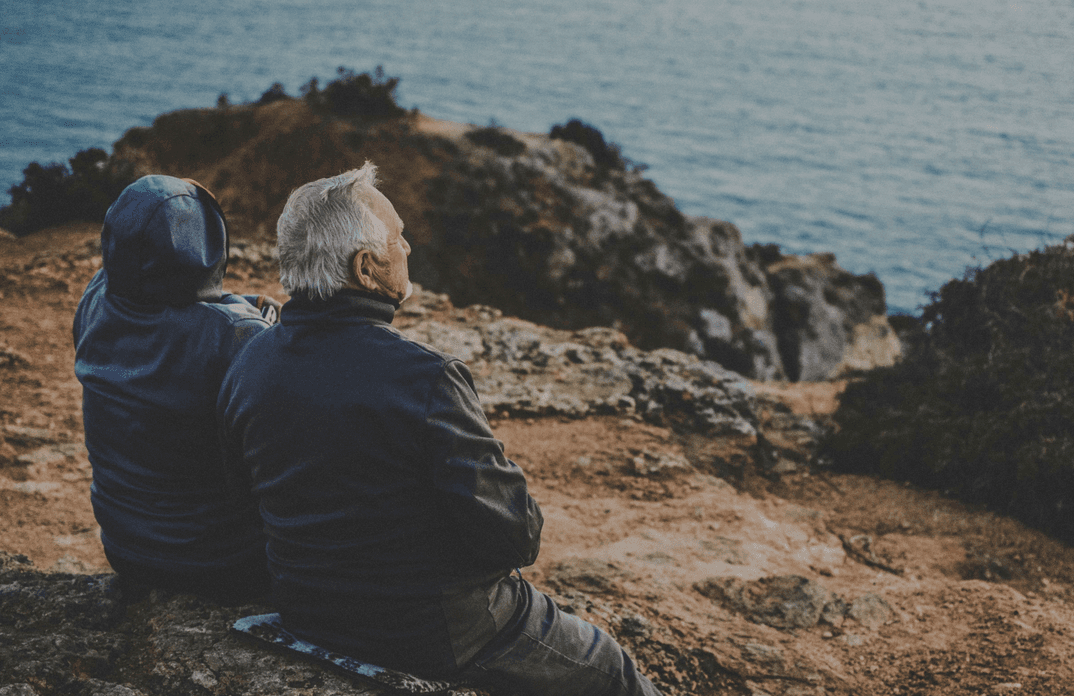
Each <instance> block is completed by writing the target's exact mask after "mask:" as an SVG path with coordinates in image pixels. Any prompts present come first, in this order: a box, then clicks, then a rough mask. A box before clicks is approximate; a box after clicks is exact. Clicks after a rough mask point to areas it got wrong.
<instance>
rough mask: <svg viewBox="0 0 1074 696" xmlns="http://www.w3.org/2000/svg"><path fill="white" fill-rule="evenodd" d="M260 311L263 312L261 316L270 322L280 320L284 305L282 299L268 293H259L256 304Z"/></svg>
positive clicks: (273, 322)
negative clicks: (281, 302)
mask: <svg viewBox="0 0 1074 696" xmlns="http://www.w3.org/2000/svg"><path fill="white" fill-rule="evenodd" d="M254 306H256V307H257V309H258V311H260V312H261V316H262V317H264V318H265V321H267V322H268V323H270V324H275V323H276V322H278V321H279V320H280V310H281V309H283V305H282V304H280V301H279V300H277V299H275V298H272V297H269V296H268V295H258V296H257V302H256V303H255V305H254Z"/></svg>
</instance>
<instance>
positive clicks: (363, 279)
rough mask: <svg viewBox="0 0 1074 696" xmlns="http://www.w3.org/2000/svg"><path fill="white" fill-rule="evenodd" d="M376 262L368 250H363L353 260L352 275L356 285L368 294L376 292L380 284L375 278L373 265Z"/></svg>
mask: <svg viewBox="0 0 1074 696" xmlns="http://www.w3.org/2000/svg"><path fill="white" fill-rule="evenodd" d="M375 263H376V262H375V261H374V259H373V254H372V253H371V252H370V251H369V250H368V249H362V250H361V251H359V252H358V253H357V254H355V255H354V258H353V259H351V275H352V276H353V277H354V282H355V284H356V285H357V286H358V287H359V288H360V289H362V290H365V291H366V292H376V291H377V290H379V289H380V284H379V283H378V282H377V281H376V279H374V278H373V265H374V264H375Z"/></svg>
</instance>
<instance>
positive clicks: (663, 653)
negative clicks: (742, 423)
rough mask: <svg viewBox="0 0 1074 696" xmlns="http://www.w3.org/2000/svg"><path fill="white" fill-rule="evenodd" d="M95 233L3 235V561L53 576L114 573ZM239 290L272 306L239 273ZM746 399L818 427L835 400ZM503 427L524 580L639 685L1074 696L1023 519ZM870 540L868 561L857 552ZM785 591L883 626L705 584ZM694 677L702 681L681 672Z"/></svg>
mask: <svg viewBox="0 0 1074 696" xmlns="http://www.w3.org/2000/svg"><path fill="white" fill-rule="evenodd" d="M97 235H98V228H97V227H96V226H94V225H71V226H68V227H64V228H60V229H57V230H52V231H48V232H44V233H41V234H38V235H34V236H32V237H30V238H26V239H21V240H13V239H9V238H0V393H2V396H3V398H2V400H0V550H3V551H8V552H13V553H20V554H24V555H26V556H28V557H29V558H30V559H31V560H32V561H33V562H34V563H35V564H36V565H37V566H38V567H40V568H43V569H51V570H62V571H68V572H87V573H89V572H100V571H104V570H107V563H106V561H105V559H104V555H103V552H102V550H101V547H100V542H99V539H98V536H97V532H98V529H97V525H96V523H95V521H94V519H93V514H92V511H91V509H90V505H89V496H88V486H89V482H90V477H91V475H90V468H89V463H88V461H87V458H86V453H85V449H84V448H83V447H82V446H81V441H82V420H81V414H80V398H81V389H80V386H79V384H78V382H77V380H76V379H75V377H74V375H73V371H72V365H73V361H74V349H73V346H72V339H71V333H70V332H71V328H70V327H71V320H72V317H73V313H74V309H75V306H76V305H77V302H78V298H79V296H80V295H81V291H82V289H83V287H84V286H85V284H86V282H87V281H88V279H89V278H90V276H91V275H92V273H93V271H94V270H95V268H97V267H98V266H99V264H100V258H99V255H98V254H99V252H97V251H96V250H95V248H94V244H93V243H94V240H96V238H97ZM228 284H229V289H232V290H241V291H243V292H268V293H270V294H274V295H276V296H277V297H281V298H282V291H281V289H280V287H279V286H278V285H277V284H276V283H275V282H273V281H272V280H271V279H266V278H265V277H264V274H258V273H255V274H253V275H251V274H250V272H249V269H246V270H244V269H243V268H241V267H237V268H234V269H233V271H232V272H231V273H229V280H228ZM755 387H756V388H757V390H758V392H760V393H761V394H763V395H765V396H766V397H767V398H769V399H771V400H772V403H775V402H781V403H784V404H786V405H788V406H790V407H791V408H792V409H793V410H795V411H796V412H798V413H808V414H811V415H816V416H819V417H823V416H824V415H826V414H830V413H831V411H832V410H833V409H834V407H835V406H836V404H837V402H838V393H839V389H840V387H841V385H840V384H837V383H823V384H808V385H787V384H765V383H758V384H756V385H755ZM493 428H494V430H495V432H496V433H497V435H498V437H500V438H501V439H502V440H503V441H504V443H505V445H506V448H507V452H508V455H509V456H511V457H512V458H513V459H514V460H515V461H516V462H518V463H519V464H520V465H521V466H522V467H523V468H524V470H525V471H526V473H527V476H528V478H529V480H530V483H531V488H532V492H533V494H534V496H535V497H536V498H537V499H538V501H539V502H540V503H541V506H542V509H543V510H544V513H545V518H546V525H545V532H544V536H543V544H542V552H541V556H540V559H539V560H538V562H537V564H536V565H535V566H534V567H533V568H532V569H528V570H526V571H524V574H525V575H526V576H527V578H528V579H530V580H532V581H533V582H535V583H536V584H537V585H538V586H539V587H541V588H542V589H545V590H546V591H549V592H550V593H552V594H553V595H554V596H555V597H556V599H557V600H558V601H559V602H560V603H561V605H564V606H568V607H569V608H570V609H571V610H573V611H575V612H577V613H578V614H579V615H581V616H584V617H586V618H588V619H590V620H592V621H594V622H595V623H598V624H600V625H603V626H605V627H607V628H609V629H610V630H612V631H613V632H615V633H617V634H618V635H619V636H620V637H621V638H623V640H624V643H625V644H626V645H627V646H628V647H629V648H630V649H631V650H632V651H633V652H634V653H635V655H636V656H637V658H638V659H639V661H640V662H641V663H642V665H643V666H644V667H645V669H646V671H648V672H650V673H651V674H656V675H660V676H661V678H662V680H663V681H664V682H665V683H670V684H675V683H676V681H678V683H679V684H680V686H679V687H678V690H677V691H676V693H705V694H708V693H712V694H717V693H728V694H745V693H753V694H758V695H759V694H772V695H777V694H788V695H789V694H797V695H802V694H930V695H932V694H937V695H938V694H945V695H946V694H967V695H968V694H992V693H995V694H1001V693H1002V694H1006V693H1011V694H1041V695H1053V694H1065V693H1074V686H1072V685H1074V641H1072V638H1071V636H1072V632H1074V622H1072V619H1074V606H1072V604H1071V602H1072V601H1074V594H1072V592H1071V588H1072V587H1074V551H1072V550H1071V549H1070V548H1068V547H1065V546H1063V545H1062V544H1059V543H1057V542H1055V541H1053V540H1050V539H1048V538H1046V537H1044V536H1043V535H1040V534H1038V533H1037V532H1034V531H1032V530H1028V529H1026V528H1025V527H1023V526H1022V525H1020V524H1018V523H1016V522H1013V521H1011V520H1009V519H1006V518H1004V517H1001V516H998V515H995V514H992V513H989V512H985V511H982V510H977V509H973V508H969V507H966V506H964V505H961V504H959V503H957V502H953V501H950V500H947V499H945V498H943V497H942V496H941V495H939V494H937V493H933V492H927V491H921V490H917V489H914V488H912V487H909V486H905V485H902V484H899V483H896V482H890V481H883V480H875V479H871V478H866V477H860V476H848V475H834V474H831V473H828V472H824V471H823V470H822V469H816V468H813V469H810V468H809V467H805V466H797V467H793V466H792V467H789V471H787V472H786V473H783V474H780V475H778V476H776V475H771V474H770V475H768V476H764V475H761V474H760V473H759V472H758V471H757V469H756V467H754V466H753V465H752V455H751V454H750V452H751V446H752V445H753V442H752V441H744V440H741V439H740V440H734V439H730V438H705V437H701V436H698V435H689V434H682V433H676V432H675V431H673V430H671V429H667V428H661V427H656V426H652V425H647V424H643V423H640V422H638V421H636V420H633V419H623V418H617V417H599V418H589V419H584V420H567V419H560V418H541V419H498V420H496V421H494V422H493ZM775 444H777V445H780V446H784V447H786V448H787V451H788V452H790V451H791V450H793V448H794V443H791V444H787V443H780V442H775ZM661 456H665V457H666V456H671V457H673V458H684V459H685V460H686V461H688V462H689V464H690V466H687V467H683V468H681V469H672V470H671V473H664V474H661V475H659V476H639V475H637V474H636V473H635V472H634V471H633V467H632V465H631V462H632V461H633V460H634V459H636V458H638V457H642V458H643V459H644V458H646V457H647V458H649V459H650V460H654V459H657V458H659V457H661ZM864 541H868V542H869V543H870V546H869V549H863V550H864V551H865V553H863V554H861V555H853V554H848V553H847V547H848V546H849V547H851V548H858V549H861V545H862V543H863V542H864ZM869 550H871V552H872V555H869V553H868V551H869ZM773 575H800V576H804V577H807V578H810V579H812V580H815V581H817V582H819V583H820V584H822V585H823V586H824V587H826V588H828V589H829V590H831V591H833V592H836V593H838V594H839V595H841V596H842V597H844V598H845V599H846V600H847V601H848V602H849V601H852V600H853V599H855V598H858V597H861V596H863V595H866V594H869V593H873V594H876V595H879V596H880V597H882V598H883V599H884V600H885V601H886V602H887V603H888V604H889V605H890V606H891V608H892V609H893V613H892V615H891V616H890V618H889V619H888V620H887V621H886V622H884V623H882V624H879V625H866V624H868V623H869V622H868V621H864V622H858V621H855V620H853V619H846V620H845V621H844V622H843V623H842V624H841V625H840V626H833V625H825V624H818V625H817V626H816V627H813V628H808V629H796V630H777V629H774V628H770V627H767V626H764V625H760V624H756V623H751V622H750V621H748V620H746V619H745V618H744V617H742V616H741V615H739V614H736V613H734V612H733V611H730V610H728V609H725V608H723V607H722V606H720V605H718V604H716V603H714V602H713V601H712V600H710V599H708V598H706V597H705V596H704V595H702V594H701V593H700V592H698V591H697V590H695V589H694V585H695V583H698V582H700V581H703V580H705V579H706V578H710V577H738V578H741V579H743V580H753V579H757V578H761V577H766V576H773ZM706 660H707V662H706ZM698 664H708V666H709V668H708V672H709V678H708V679H707V680H698V679H696V674H694V676H691V670H694V672H695V673H696V666H697V665H698ZM714 665H715V666H714ZM669 691H671V689H669Z"/></svg>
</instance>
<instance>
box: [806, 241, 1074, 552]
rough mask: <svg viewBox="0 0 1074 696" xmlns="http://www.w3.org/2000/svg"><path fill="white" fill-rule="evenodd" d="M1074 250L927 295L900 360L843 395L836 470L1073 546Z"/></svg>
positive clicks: (1051, 250) (1002, 266)
mask: <svg viewBox="0 0 1074 696" xmlns="http://www.w3.org/2000/svg"><path fill="white" fill-rule="evenodd" d="M1072 346H1074V239H1068V240H1067V243H1065V244H1062V245H1057V246H1052V247H1048V248H1046V249H1043V250H1038V251H1033V252H1031V253H1028V254H1022V255H1017V256H1014V257H1012V258H1009V259H1004V260H1001V261H997V262H995V263H993V264H991V265H990V266H988V267H987V268H984V269H977V270H973V271H970V272H968V273H967V275H966V277H965V278H963V279H961V280H952V281H950V282H948V283H947V284H946V285H944V286H943V288H941V290H940V291H939V292H938V293H936V294H934V296H933V299H932V302H931V304H929V305H928V306H927V307H926V308H925V309H924V312H923V315H922V317H921V326H920V331H919V332H918V334H917V336H916V337H914V338H912V339H911V340H910V345H909V346H907V352H906V355H905V357H904V358H903V360H902V361H901V362H900V363H898V364H897V365H895V366H894V367H890V368H882V369H877V370H873V371H871V372H869V373H867V374H865V375H864V376H863V377H862V378H861V379H860V380H859V381H856V382H854V383H852V384H850V385H849V386H848V387H847V389H846V392H845V393H844V394H843V397H842V400H841V405H840V407H839V410H838V411H837V412H836V414H835V420H836V423H837V426H838V430H837V432H836V433H835V434H834V435H833V436H832V438H831V439H830V441H829V442H828V444H827V447H826V450H827V453H828V455H829V456H830V457H831V458H832V460H833V461H834V464H835V466H836V468H838V469H839V470H842V471H853V472H859V473H866V474H874V475H881V476H884V477H889V478H894V479H899V480H906V481H911V482H913V483H916V484H919V485H923V486H927V487H930V488H935V489H939V490H942V491H945V492H948V493H950V494H953V495H955V496H957V497H959V498H961V499H963V500H967V501H970V502H974V503H981V504H984V505H987V506H988V507H990V508H992V509H994V510H997V511H999V512H1003V513H1007V514H1011V515H1013V516H1015V517H1018V518H1020V519H1021V520H1023V521H1025V522H1026V523H1028V524H1030V525H1033V526H1035V527H1037V528H1039V529H1042V530H1044V531H1046V532H1048V533H1051V534H1054V535H1056V536H1057V537H1059V538H1060V539H1062V540H1064V541H1066V542H1067V543H1074V514H1072V510H1074V427H1072V425H1074V349H1072Z"/></svg>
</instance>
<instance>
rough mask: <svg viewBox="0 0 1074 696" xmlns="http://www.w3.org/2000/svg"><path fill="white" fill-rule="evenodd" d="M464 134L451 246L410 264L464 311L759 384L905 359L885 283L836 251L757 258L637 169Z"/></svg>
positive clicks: (439, 190)
mask: <svg viewBox="0 0 1074 696" xmlns="http://www.w3.org/2000/svg"><path fill="white" fill-rule="evenodd" d="M492 133H495V134H498V139H496V138H492V137H491V134H492ZM477 134H483V135H482V137H480V138H478V137H475V136H476V135H477ZM466 135H467V136H469V139H471V140H473V141H476V142H469V143H467V142H466V140H467V139H468V138H467V137H463V138H459V139H457V140H456V141H454V144H455V147H454V149H453V153H454V156H453V158H452V159H451V160H449V161H448V162H447V164H446V165H445V167H444V170H443V172H442V174H441V175H440V176H439V177H437V178H436V179H434V180H433V181H432V182H431V183H430V194H429V199H430V203H431V207H430V210H429V212H428V217H429V220H430V226H431V228H432V229H434V230H437V231H438V233H437V234H436V235H435V236H434V237H433V238H432V239H431V240H430V241H429V243H428V244H427V245H426V246H424V247H421V248H418V249H416V250H415V252H414V264H413V266H414V269H415V275H416V276H417V277H418V278H419V279H421V280H422V281H424V282H425V283H427V284H428V285H429V286H430V287H432V288H435V289H439V290H444V291H446V292H448V293H449V294H450V295H451V296H452V298H453V299H455V300H456V302H458V303H459V304H466V303H471V302H482V303H485V304H494V305H495V306H497V307H499V308H501V309H503V310H505V311H507V312H509V313H511V314H514V315H516V316H521V317H524V318H527V319H531V320H533V321H536V322H538V323H541V324H544V325H549V326H556V327H561V328H563V327H565V328H580V327H585V326H595V325H600V326H615V327H617V328H619V329H621V330H622V331H623V332H624V333H625V334H626V335H627V336H628V337H629V338H630V339H631V340H632V341H634V342H635V343H636V344H637V345H639V346H641V347H644V348H655V347H658V346H664V347H671V348H676V349H679V350H683V351H686V352H690V353H693V354H696V355H699V356H702V357H705V358H708V359H712V360H715V361H717V362H719V363H720V364H722V365H724V366H725V367H728V368H729V369H733V370H735V371H737V372H740V373H742V374H745V375H748V376H751V377H755V378H758V379H781V378H783V379H791V380H821V379H827V378H829V377H832V376H836V375H838V374H841V373H843V372H845V371H847V370H848V369H853V368H857V367H872V366H874V365H878V364H890V363H891V362H893V361H894V359H895V357H896V356H897V355H898V351H899V345H898V340H897V338H896V337H895V335H894V332H892V331H891V330H890V327H888V326H887V320H886V316H885V314H886V305H885V301H884V289H883V286H882V285H881V284H880V282H879V281H878V280H877V279H876V278H875V276H871V275H867V276H855V275H853V274H851V273H849V272H847V271H845V270H843V269H841V268H840V267H839V266H838V265H837V264H836V262H835V257H834V256H833V255H831V254H817V255H811V256H801V257H795V256H784V255H783V254H781V253H780V252H779V250H778V248H777V247H775V246H774V245H770V246H766V247H746V246H744V245H743V242H742V238H741V234H740V233H739V231H738V229H737V228H735V226H734V225H732V224H730V223H727V222H722V221H718V220H711V219H707V218H699V217H688V216H685V215H683V214H682V213H680V212H679V210H678V209H677V208H676V207H675V204H674V202H673V201H672V200H671V199H670V198H668V197H667V196H665V195H664V194H663V193H661V192H660V191H659V190H658V189H657V188H656V187H655V186H654V185H653V183H652V182H651V181H649V180H647V179H645V178H643V177H642V176H641V175H640V173H638V172H637V171H633V170H628V169H615V168H609V167H607V166H599V165H598V164H596V163H595V161H594V159H593V156H592V155H591V154H590V153H589V152H588V151H587V150H585V149H584V148H583V147H581V146H579V145H576V144H574V143H571V142H565V141H562V140H552V139H549V138H546V137H544V136H535V135H528V134H521V133H512V132H508V131H506V130H503V129H499V130H493V129H479V130H472V131H469V132H468V133H467V134H466ZM505 139H510V140H505ZM486 142H491V143H493V145H482V144H478V143H486ZM505 142H514V143H516V146H515V147H506V146H505V145H504V143H505Z"/></svg>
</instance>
